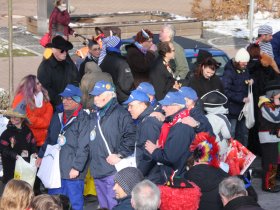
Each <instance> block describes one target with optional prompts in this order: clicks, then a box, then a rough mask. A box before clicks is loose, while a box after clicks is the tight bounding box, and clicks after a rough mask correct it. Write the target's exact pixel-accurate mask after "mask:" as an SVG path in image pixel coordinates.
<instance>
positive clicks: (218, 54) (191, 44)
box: [122, 34, 229, 77]
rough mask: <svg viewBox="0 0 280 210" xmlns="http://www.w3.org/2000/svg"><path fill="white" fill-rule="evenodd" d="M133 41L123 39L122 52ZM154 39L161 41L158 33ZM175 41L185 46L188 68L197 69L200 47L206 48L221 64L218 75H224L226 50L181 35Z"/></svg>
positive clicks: (123, 52) (124, 52) (226, 60)
mask: <svg viewBox="0 0 280 210" xmlns="http://www.w3.org/2000/svg"><path fill="white" fill-rule="evenodd" d="M133 41H134V39H133V38H130V39H124V40H122V42H123V43H124V46H123V47H122V54H124V55H125V54H126V51H125V46H126V45H128V44H130V43H133ZM153 41H154V43H158V42H159V36H158V34H154V38H153ZM174 41H175V42H177V43H178V44H179V45H181V46H182V47H183V49H184V52H185V57H186V59H187V64H188V68H189V70H190V71H194V70H195V69H194V68H195V62H196V59H197V55H198V51H199V50H200V49H202V50H206V51H208V52H210V53H211V54H212V56H213V58H214V59H215V60H216V61H217V62H218V63H220V64H221V65H220V67H219V69H217V71H216V75H217V76H219V77H221V76H223V74H224V67H225V65H226V63H227V62H228V61H229V57H228V56H227V54H226V53H225V52H224V51H222V50H220V49H217V48H214V47H212V46H211V45H209V44H205V43H203V42H199V41H196V40H193V39H189V38H185V37H181V36H175V37H174Z"/></svg>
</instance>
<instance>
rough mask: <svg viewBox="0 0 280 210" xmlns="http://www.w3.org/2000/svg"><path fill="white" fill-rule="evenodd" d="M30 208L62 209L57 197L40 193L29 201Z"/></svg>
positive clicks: (35, 209) (34, 209)
mask: <svg viewBox="0 0 280 210" xmlns="http://www.w3.org/2000/svg"><path fill="white" fill-rule="evenodd" d="M30 208H31V209H32V210H63V206H62V203H61V201H60V199H59V197H56V196H52V195H48V194H42V195H38V196H36V197H34V198H33V199H32V201H31V204H30Z"/></svg>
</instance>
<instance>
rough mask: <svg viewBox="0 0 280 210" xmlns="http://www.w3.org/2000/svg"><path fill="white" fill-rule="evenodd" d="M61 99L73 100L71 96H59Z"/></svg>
mask: <svg viewBox="0 0 280 210" xmlns="http://www.w3.org/2000/svg"><path fill="white" fill-rule="evenodd" d="M61 100H62V101H63V100H66V101H70V100H73V99H72V98H71V97H61Z"/></svg>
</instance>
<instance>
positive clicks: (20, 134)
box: [0, 122, 37, 184]
mask: <svg viewBox="0 0 280 210" xmlns="http://www.w3.org/2000/svg"><path fill="white" fill-rule="evenodd" d="M0 139H1V141H0V151H1V157H2V165H3V173H4V174H3V183H4V184H6V183H7V182H8V181H9V180H11V179H13V178H14V171H15V165H16V156H17V155H20V156H22V157H23V159H24V160H25V161H27V162H29V161H30V156H31V155H32V154H33V153H36V152H37V149H36V141H35V139H34V136H33V134H32V132H31V130H30V129H29V128H28V127H27V126H26V125H25V124H24V122H23V123H22V128H21V129H18V128H17V127H15V126H14V125H12V124H11V123H9V124H8V126H7V129H6V130H5V131H4V132H3V133H2V135H1V137H0ZM24 150H26V151H27V153H26V155H23V151H24Z"/></svg>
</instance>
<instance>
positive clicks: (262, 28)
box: [258, 25, 273, 34]
mask: <svg viewBox="0 0 280 210" xmlns="http://www.w3.org/2000/svg"><path fill="white" fill-rule="evenodd" d="M272 33H273V31H272V27H271V26H269V25H261V26H260V27H259V29H258V34H272Z"/></svg>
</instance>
